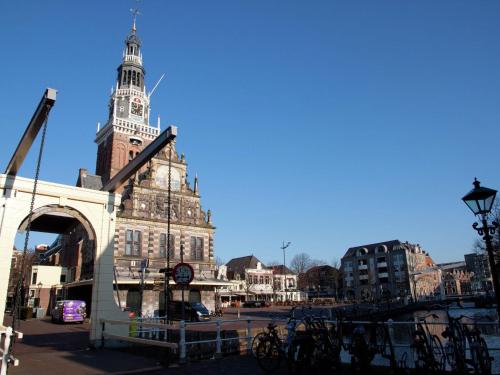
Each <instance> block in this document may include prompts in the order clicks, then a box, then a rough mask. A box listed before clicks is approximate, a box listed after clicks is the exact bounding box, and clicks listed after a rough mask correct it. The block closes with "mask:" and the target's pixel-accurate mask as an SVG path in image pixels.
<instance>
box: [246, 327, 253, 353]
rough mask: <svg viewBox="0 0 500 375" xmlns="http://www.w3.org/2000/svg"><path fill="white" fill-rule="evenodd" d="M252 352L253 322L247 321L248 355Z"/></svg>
mask: <svg viewBox="0 0 500 375" xmlns="http://www.w3.org/2000/svg"><path fill="white" fill-rule="evenodd" d="M251 352H252V321H251V320H250V319H248V320H247V353H248V354H250V353H251Z"/></svg>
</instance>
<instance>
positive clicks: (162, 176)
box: [155, 165, 181, 191]
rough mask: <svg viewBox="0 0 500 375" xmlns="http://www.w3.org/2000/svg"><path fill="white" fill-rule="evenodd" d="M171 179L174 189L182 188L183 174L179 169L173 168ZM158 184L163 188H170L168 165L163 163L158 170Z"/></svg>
mask: <svg viewBox="0 0 500 375" xmlns="http://www.w3.org/2000/svg"><path fill="white" fill-rule="evenodd" d="M170 176H171V180H170V188H171V189H172V190H173V191H177V190H180V188H181V174H180V172H179V170H178V169H176V168H172V169H171V173H170ZM155 182H156V185H158V186H159V187H161V188H164V189H168V165H161V166H159V167H158V169H157V170H156V178H155Z"/></svg>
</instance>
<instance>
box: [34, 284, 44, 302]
mask: <svg viewBox="0 0 500 375" xmlns="http://www.w3.org/2000/svg"><path fill="white" fill-rule="evenodd" d="M36 286H37V288H38V306H35V307H40V306H41V305H42V304H41V302H40V294H41V293H42V286H43V284H42V282H41V281H40V282H39V283H38V284H36Z"/></svg>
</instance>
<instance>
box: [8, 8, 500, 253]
mask: <svg viewBox="0 0 500 375" xmlns="http://www.w3.org/2000/svg"><path fill="white" fill-rule="evenodd" d="M133 6H134V2H132V1H124V0H121V1H85V2H68V1H62V0H58V1H57V0H54V1H38V0H37V1H34V0H32V1H22V2H4V4H3V6H2V14H3V17H2V22H1V26H0V27H1V30H2V34H3V42H2V54H1V55H2V67H3V69H2V79H1V82H2V84H1V88H2V89H1V90H0V101H1V103H2V105H1V108H2V116H1V120H0V122H1V129H2V137H1V138H0V160H1V162H2V167H1V168H5V166H6V164H7V162H8V159H9V158H10V155H11V153H12V152H13V150H14V148H15V145H16V144H17V142H18V139H19V137H20V136H21V134H22V132H23V130H24V127H25V126H26V124H27V122H28V121H29V119H30V117H31V115H32V113H33V110H34V108H35V106H36V104H37V103H38V101H39V99H40V97H41V95H42V92H43V90H44V89H45V87H54V88H56V89H58V90H59V94H58V100H57V104H56V106H55V107H54V109H53V112H52V115H51V118H50V122H49V130H48V134H47V152H46V155H45V157H44V160H43V167H42V172H41V177H42V178H43V179H45V180H52V181H57V182H62V183H67V184H74V183H75V182H76V178H77V171H78V168H80V167H86V168H88V169H89V170H90V171H94V168H95V157H96V145H95V144H94V143H93V140H94V135H95V130H96V122H97V121H101V122H104V121H105V120H106V118H107V103H108V98H109V92H110V88H111V86H113V85H114V83H115V76H116V68H117V66H118V65H119V64H120V59H121V53H122V48H123V40H124V38H125V36H126V35H127V34H128V32H129V30H130V26H131V15H130V13H129V8H131V7H133ZM139 6H140V8H141V12H142V15H141V16H140V17H139V19H138V23H137V27H138V35H139V36H140V37H141V38H142V40H143V47H142V52H143V55H144V62H145V67H146V72H147V76H146V82H147V86H148V87H149V88H152V86H153V85H154V83H155V81H156V80H157V79H158V78H159V77H160V76H161V74H162V73H166V78H165V79H164V81H163V82H162V83H161V85H160V87H159V88H158V90H157V92H156V93H155V94H154V96H153V99H152V107H153V108H152V118H156V116H157V115H158V114H160V115H161V118H162V124H163V126H165V125H167V124H176V125H177V126H178V127H179V137H178V150H179V151H181V152H185V153H186V156H187V161H188V163H189V171H190V175H191V177H194V174H195V173H198V175H199V178H200V190H201V194H202V202H203V206H204V208H205V209H208V208H211V209H212V211H213V220H214V223H215V225H216V226H217V232H216V242H215V246H216V255H218V256H220V257H221V258H223V259H224V260H226V261H227V260H229V259H230V258H231V257H234V256H242V255H246V254H249V253H253V254H255V255H256V256H258V257H259V258H261V259H262V260H263V261H271V260H280V259H282V254H281V252H280V249H279V247H280V245H281V241H282V240H285V241H291V242H292V245H291V246H290V248H289V249H288V250H287V254H288V255H287V256H288V257H289V259H290V258H291V257H292V256H293V255H294V254H296V253H299V252H307V253H309V254H310V255H311V256H312V257H313V258H321V259H325V260H327V261H331V260H332V259H333V258H340V257H341V256H342V255H343V253H344V252H345V250H346V249H347V248H348V247H350V246H356V245H361V244H365V243H372V242H378V241H384V240H391V239H395V238H397V239H400V240H405V241H406V240H407V241H410V242H414V243H420V244H421V245H422V246H423V247H424V248H425V249H427V250H428V251H429V252H430V253H431V255H432V256H433V258H434V259H435V260H436V261H439V262H442V261H452V260H460V259H463V258H462V255H463V254H464V253H465V252H468V251H469V250H470V248H471V245H472V243H473V240H474V239H475V238H476V234H475V232H474V231H473V229H472V228H471V224H472V222H473V220H474V218H473V216H472V214H471V213H470V212H469V211H468V209H467V208H466V206H465V205H464V204H463V203H462V202H461V201H460V198H461V197H462V196H463V195H464V194H465V193H466V192H467V191H468V190H469V189H470V188H472V185H471V183H472V180H473V178H474V177H475V176H477V177H478V178H479V179H480V180H481V181H482V182H483V184H484V185H485V186H488V187H491V188H496V189H499V188H500V174H499V152H498V151H499V141H500V22H499V20H500V2H498V1H470V0H469V1H459V0H448V1H432V0H429V1H413V2H410V1H401V0H394V1H385V0H378V1H372V0H370V1H333V0H325V1H320V0H316V1H307V2H306V1H299V0H282V1H277V0H256V1H238V0H224V1H222V0H221V1H217V0H213V1H206V0H191V1H160V0H145V1H144V2H143V3H142V4H140V5H139ZM34 154H35V153H34V152H32V154H31V155H30V159H29V160H28V161H27V163H26V164H25V166H24V167H23V170H22V171H21V175H24V176H33V174H34V163H33V160H34Z"/></svg>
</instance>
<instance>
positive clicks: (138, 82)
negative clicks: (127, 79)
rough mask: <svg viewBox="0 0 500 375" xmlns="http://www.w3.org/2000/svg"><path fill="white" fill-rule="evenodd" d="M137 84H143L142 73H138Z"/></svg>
mask: <svg viewBox="0 0 500 375" xmlns="http://www.w3.org/2000/svg"><path fill="white" fill-rule="evenodd" d="M137 86H141V73H137Z"/></svg>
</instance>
